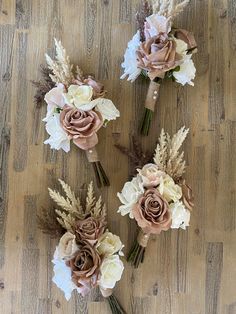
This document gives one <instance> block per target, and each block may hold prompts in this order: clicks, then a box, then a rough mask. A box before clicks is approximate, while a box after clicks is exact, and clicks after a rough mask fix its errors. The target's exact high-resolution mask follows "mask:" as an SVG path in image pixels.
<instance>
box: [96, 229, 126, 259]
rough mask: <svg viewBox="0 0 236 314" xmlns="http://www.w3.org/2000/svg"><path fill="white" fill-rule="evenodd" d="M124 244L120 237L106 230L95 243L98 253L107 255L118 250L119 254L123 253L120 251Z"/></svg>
mask: <svg viewBox="0 0 236 314" xmlns="http://www.w3.org/2000/svg"><path fill="white" fill-rule="evenodd" d="M123 247H124V245H123V244H122V242H121V240H120V238H119V237H118V236H117V235H115V234H113V233H111V232H108V231H106V232H105V233H104V234H103V235H102V236H101V237H100V238H99V239H98V243H97V245H96V248H97V251H98V253H99V255H102V256H109V255H113V254H115V253H117V252H119V255H124V254H123V253H122V251H121V250H122V248H123Z"/></svg>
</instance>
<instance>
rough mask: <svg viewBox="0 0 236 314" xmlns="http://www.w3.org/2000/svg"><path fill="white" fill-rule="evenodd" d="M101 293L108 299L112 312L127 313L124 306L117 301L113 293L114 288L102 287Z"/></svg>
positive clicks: (114, 313) (115, 313) (113, 313)
mask: <svg viewBox="0 0 236 314" xmlns="http://www.w3.org/2000/svg"><path fill="white" fill-rule="evenodd" d="M100 290H101V293H102V295H103V297H104V298H105V299H107V301H108V303H109V305H110V309H111V312H112V314H126V312H125V311H124V309H123V308H122V306H121V305H120V304H119V302H118V301H117V299H116V297H115V296H114V295H113V294H112V289H101V288H100Z"/></svg>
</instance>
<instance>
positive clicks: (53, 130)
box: [44, 113, 70, 153]
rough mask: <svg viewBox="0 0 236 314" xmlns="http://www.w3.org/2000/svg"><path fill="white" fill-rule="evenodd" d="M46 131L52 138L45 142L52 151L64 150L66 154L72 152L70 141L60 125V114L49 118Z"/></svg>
mask: <svg viewBox="0 0 236 314" xmlns="http://www.w3.org/2000/svg"><path fill="white" fill-rule="evenodd" d="M45 127H46V131H47V133H48V134H49V135H50V137H49V138H48V139H47V140H46V141H44V144H49V145H50V146H51V148H52V149H56V150H59V149H63V150H64V151H65V152H66V153H68V152H69V150H70V139H69V137H68V135H67V134H66V132H65V131H64V130H63V128H62V127H61V124H60V114H59V113H54V115H53V116H51V117H49V118H48V120H47V123H46V126H45Z"/></svg>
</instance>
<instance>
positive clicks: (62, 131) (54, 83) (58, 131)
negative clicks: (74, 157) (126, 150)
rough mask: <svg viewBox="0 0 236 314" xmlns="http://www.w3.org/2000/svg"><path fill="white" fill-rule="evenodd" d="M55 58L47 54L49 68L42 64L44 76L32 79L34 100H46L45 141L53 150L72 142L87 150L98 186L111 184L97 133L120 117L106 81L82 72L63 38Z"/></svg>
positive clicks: (38, 101)
mask: <svg viewBox="0 0 236 314" xmlns="http://www.w3.org/2000/svg"><path fill="white" fill-rule="evenodd" d="M55 45H56V60H52V59H51V58H50V57H49V56H48V55H47V54H46V61H47V64H48V68H44V67H42V70H41V71H42V74H43V77H44V78H43V79H42V80H41V81H40V82H33V83H34V85H35V86H36V87H37V88H38V90H37V93H36V95H35V101H36V103H37V104H40V103H41V102H42V101H43V100H44V101H45V102H46V103H47V115H46V117H45V118H44V119H43V121H44V122H46V131H47V133H48V134H49V138H48V139H47V140H46V141H45V142H44V143H45V144H49V145H50V147H51V148H52V149H56V150H59V149H62V150H64V151H65V152H66V153H67V152H69V151H70V143H71V141H72V142H73V143H74V144H75V145H76V146H77V147H79V148H80V149H82V150H84V151H85V152H86V156H87V158H88V161H89V162H90V163H92V165H93V168H94V172H95V176H96V181H97V185H98V186H99V187H101V186H106V185H109V180H108V178H107V176H106V173H105V171H104V170H103V168H102V166H101V163H100V161H99V157H98V154H97V150H96V145H97V143H98V136H97V132H98V130H99V129H100V128H101V127H102V126H106V125H107V123H108V122H109V121H111V120H115V119H116V118H117V117H119V116H120V113H119V111H118V110H117V109H116V107H115V106H114V104H113V103H112V101H111V100H109V99H106V98H104V96H105V94H106V91H105V89H104V86H103V84H101V83H100V82H98V81H96V80H95V78H94V77H93V76H90V75H86V76H84V75H83V72H82V70H81V69H80V68H79V67H78V66H76V67H75V66H73V65H72V64H71V62H70V59H69V57H68V56H67V54H66V51H65V49H64V48H63V46H62V44H61V42H60V41H57V40H56V39H55Z"/></svg>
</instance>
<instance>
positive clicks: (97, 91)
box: [83, 75, 106, 98]
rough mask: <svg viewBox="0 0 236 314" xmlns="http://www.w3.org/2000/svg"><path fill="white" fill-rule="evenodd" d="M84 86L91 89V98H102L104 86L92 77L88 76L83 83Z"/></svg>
mask: <svg viewBox="0 0 236 314" xmlns="http://www.w3.org/2000/svg"><path fill="white" fill-rule="evenodd" d="M83 83H84V84H86V85H89V86H91V87H92V88H93V98H99V97H104V96H105V94H106V91H105V89H104V85H103V84H102V83H100V82H98V81H96V80H95V79H94V77H92V76H90V75H89V76H88V77H87V78H85V79H84V81H83Z"/></svg>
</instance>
